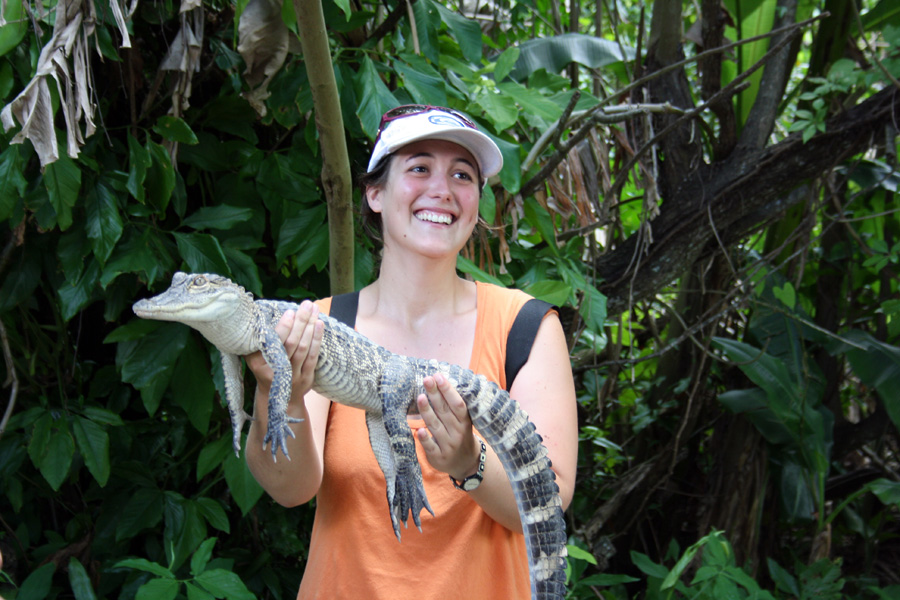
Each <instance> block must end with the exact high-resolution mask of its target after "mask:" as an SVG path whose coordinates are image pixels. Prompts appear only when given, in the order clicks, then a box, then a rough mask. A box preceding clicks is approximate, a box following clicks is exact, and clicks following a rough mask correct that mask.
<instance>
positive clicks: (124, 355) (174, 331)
mask: <svg viewBox="0 0 900 600" xmlns="http://www.w3.org/2000/svg"><path fill="white" fill-rule="evenodd" d="M155 324H156V328H155V329H154V330H153V331H150V332H149V333H147V334H146V335H144V337H142V338H140V339H139V340H134V341H126V342H120V343H119V346H118V348H117V350H116V366H118V367H119V369H121V372H122V381H124V382H125V383H130V384H132V385H133V386H134V387H135V388H137V389H139V390H140V391H141V398H142V399H143V401H144V407H145V408H146V409H147V412H148V414H150V415H151V416H152V415H154V414H155V413H156V409H157V408H158V406H159V401H160V398H161V397H162V393H163V391H165V389H166V387H168V385H169V379H170V377H171V373H172V370H173V369H174V368H175V362H176V361H177V360H178V357H179V356H180V355H181V351H182V350H183V349H184V347H185V345H186V344H187V338H188V335H189V332H190V330H189V329H188V328H187V327H186V326H184V325H182V324H180V323H159V322H156V323H155Z"/></svg>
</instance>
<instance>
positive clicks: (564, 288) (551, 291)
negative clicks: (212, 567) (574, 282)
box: [522, 279, 572, 306]
mask: <svg viewBox="0 0 900 600" xmlns="http://www.w3.org/2000/svg"><path fill="white" fill-rule="evenodd" d="M522 291H524V292H527V293H529V294H531V295H532V296H534V297H535V298H540V299H541V300H544V301H545V302H549V303H550V304H555V305H556V306H562V305H563V304H565V303H566V302H568V300H569V296H570V295H571V294H572V286H570V285H569V284H567V283H564V282H562V281H554V280H552V279H544V280H542V281H537V282H535V283H532V284H531V285H529V286H526V287H525V288H523V290H522Z"/></svg>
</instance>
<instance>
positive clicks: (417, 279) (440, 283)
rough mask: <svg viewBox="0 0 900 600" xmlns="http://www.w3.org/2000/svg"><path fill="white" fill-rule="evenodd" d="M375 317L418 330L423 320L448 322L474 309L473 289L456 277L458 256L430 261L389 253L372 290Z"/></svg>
mask: <svg viewBox="0 0 900 600" xmlns="http://www.w3.org/2000/svg"><path fill="white" fill-rule="evenodd" d="M370 291H371V292H373V294H372V296H371V297H370V300H372V301H374V302H373V303H372V304H370V305H369V307H370V309H371V311H372V313H377V314H379V315H380V316H382V317H388V318H389V319H391V320H394V321H396V322H399V323H404V324H406V325H407V326H409V327H411V328H415V327H416V325H417V323H419V322H420V321H421V320H422V319H428V318H434V317H442V318H447V317H450V316H453V315H456V314H459V313H462V312H467V311H469V310H471V309H473V308H474V305H473V303H474V286H473V285H472V284H471V283H470V282H467V281H465V280H463V279H461V278H460V277H459V276H458V275H457V274H456V256H455V255H453V256H452V257H442V258H429V257H423V256H421V255H411V254H409V253H403V254H401V255H399V256H397V255H391V254H390V253H388V252H386V253H385V256H384V258H383V260H382V263H381V270H380V271H379V276H378V279H377V280H376V281H375V282H374V283H373V284H372V286H370Z"/></svg>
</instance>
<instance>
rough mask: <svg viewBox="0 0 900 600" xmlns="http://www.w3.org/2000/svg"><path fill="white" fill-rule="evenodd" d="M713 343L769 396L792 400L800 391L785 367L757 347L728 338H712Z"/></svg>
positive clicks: (796, 397) (787, 400) (785, 400)
mask: <svg viewBox="0 0 900 600" xmlns="http://www.w3.org/2000/svg"><path fill="white" fill-rule="evenodd" d="M713 343H714V344H715V345H716V346H717V347H719V348H721V349H722V350H723V351H724V352H725V353H726V354H727V355H728V358H729V359H730V360H732V361H734V362H736V363H738V366H740V369H741V371H743V372H744V373H745V374H746V375H747V376H748V377H749V378H750V380H751V381H753V383H755V384H756V385H758V386H759V387H761V388H763V389H764V390H766V393H767V394H768V395H769V397H770V398H781V399H782V401H784V402H794V401H796V400H797V399H798V398H799V396H800V392H799V390H798V389H797V385H796V383H795V382H794V381H792V380H791V378H790V375H789V373H788V370H787V367H786V366H785V365H784V363H783V362H781V361H779V360H777V359H775V358H774V357H772V356H770V355H769V354H766V353H765V352H760V350H759V349H757V348H754V347H753V346H750V345H749V344H745V343H743V342H738V341H736V340H732V339H728V338H719V337H717V338H714V339H713Z"/></svg>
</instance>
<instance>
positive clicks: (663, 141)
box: [0, 0, 900, 600]
mask: <svg viewBox="0 0 900 600" xmlns="http://www.w3.org/2000/svg"><path fill="white" fill-rule="evenodd" d="M0 7H2V8H0V11H2V13H0V16H2V19H0V106H2V107H5V108H3V112H2V113H0V122H2V123H3V127H2V128H0V129H2V131H0V247H2V249H0V342H2V351H3V356H4V361H2V362H0V381H4V382H5V386H4V387H3V388H2V391H3V393H2V395H0V400H2V402H0V406H2V409H0V410H2V415H3V416H2V417H0V419H2V420H0V553H2V556H3V564H2V571H0V596H2V597H4V598H6V600H12V599H13V598H15V599H17V600H40V599H43V598H72V597H74V598H77V599H78V600H86V599H91V598H107V599H112V598H121V599H129V598H133V597H137V598H141V599H144V598H147V599H149V598H161V599H172V598H184V597H186V598H188V599H190V600H200V599H206V598H211V597H214V598H229V599H244V598H254V597H256V598H275V599H279V600H280V599H282V598H293V597H294V594H295V593H296V589H297V586H298V583H299V577H300V575H301V573H302V568H303V562H304V557H305V553H306V548H307V543H308V539H309V531H310V527H311V517H312V512H313V511H312V507H302V508H297V509H292V510H285V509H283V508H281V507H279V506H277V505H275V504H274V503H273V502H272V501H271V500H270V499H268V498H267V497H264V496H263V495H262V492H261V489H260V488H259V487H258V485H257V484H256V483H255V482H254V481H253V480H252V478H251V477H250V476H249V473H248V471H247V469H246V467H245V465H244V463H243V460H242V459H241V458H238V457H235V456H234V455H233V453H232V452H231V451H230V435H229V431H228V419H227V414H226V412H225V410H224V408H223V406H222V404H221V398H222V397H223V393H222V379H221V374H220V373H219V366H218V365H219V361H218V357H217V356H215V352H211V351H210V348H209V347H208V345H206V344H205V343H203V342H202V340H201V339H200V338H199V336H197V335H196V334H194V333H192V332H190V331H188V330H187V328H185V327H183V326H179V325H173V324H162V323H157V322H145V321H139V320H137V319H135V318H134V317H133V315H132V314H131V311H130V306H131V303H132V302H134V300H136V299H137V298H140V297H143V296H146V295H148V294H150V293H151V292H154V291H159V290H161V289H162V288H164V287H166V285H167V283H168V279H169V278H170V276H171V274H172V273H173V272H174V271H176V270H179V269H184V270H190V271H211V272H217V273H222V274H225V275H229V276H231V277H232V278H234V279H236V280H238V281H240V282H241V283H242V284H243V285H244V286H246V287H247V288H248V289H249V290H251V291H253V292H254V293H256V294H259V295H265V296H267V297H273V298H274V297H281V298H301V297H307V296H314V297H320V296H325V295H328V294H329V293H330V292H331V291H332V290H333V289H341V288H343V287H347V286H348V283H347V282H348V281H349V282H352V285H354V286H356V287H359V286H362V285H364V284H365V283H367V282H368V281H369V280H370V279H371V278H372V276H373V268H374V265H375V264H376V258H375V257H374V256H373V253H372V247H371V243H370V242H369V241H368V240H367V239H366V238H365V236H364V235H363V234H362V233H361V232H359V231H354V230H353V228H352V227H351V228H348V227H346V225H347V223H350V224H351V225H352V221H348V220H347V219H346V217H347V214H348V213H346V207H347V206H348V203H351V202H352V203H355V202H358V191H357V192H350V187H349V185H348V173H347V168H346V167H347V166H348V164H349V167H350V170H351V171H353V172H359V171H360V169H361V168H362V167H363V166H364V164H365V160H366V158H367V155H368V152H369V150H370V148H371V143H372V140H373V138H374V135H375V130H376V127H377V125H378V117H379V115H380V114H381V113H382V112H383V110H385V109H387V108H389V107H391V106H394V105H396V104H399V103H407V102H421V103H429V104H439V105H449V106H453V107H456V108H459V109H461V110H464V111H465V112H467V113H468V114H470V115H471V116H472V117H474V118H475V119H476V120H477V121H478V122H479V123H480V124H481V126H482V127H483V128H484V130H485V131H487V132H489V133H490V134H491V135H493V136H494V137H495V139H496V140H497V142H498V144H499V145H500V147H501V149H502V150H503V152H504V158H505V167H504V169H503V172H502V173H501V174H500V175H499V177H497V178H496V179H495V180H493V181H491V182H490V185H489V187H488V189H487V190H486V192H485V195H484V197H483V200H482V204H481V216H482V217H483V218H484V220H485V221H486V222H487V223H488V224H489V225H491V226H492V228H491V229H490V230H487V229H485V230H484V231H481V232H479V234H478V235H476V236H475V237H474V238H473V240H472V241H471V244H470V246H469V247H468V248H467V249H466V252H465V256H464V257H463V258H461V259H460V261H459V269H460V271H461V272H462V273H465V274H466V275H468V276H471V277H473V278H480V279H485V280H490V281H495V282H499V283H501V284H502V285H508V286H517V287H520V288H523V289H525V290H527V291H529V292H531V293H533V294H535V295H537V296H540V297H542V298H545V299H548V300H551V301H553V302H555V303H557V304H559V305H560V306H561V307H562V315H563V317H564V321H565V323H566V327H567V333H568V334H569V336H570V341H571V348H572V361H573V368H574V369H575V373H576V377H577V384H578V388H579V402H580V419H581V453H580V465H579V483H578V488H577V490H576V498H575V501H574V503H573V506H572V508H571V509H570V511H569V515H568V517H569V522H570V534H571V546H570V554H571V556H572V560H571V561H570V575H571V578H570V589H571V596H572V597H573V598H599V597H603V598H629V597H639V598H663V597H665V598H750V597H753V598H828V599H830V598H835V599H837V598H844V597H847V598H882V599H886V598H897V597H900V575H898V573H900V519H898V517H900V514H898V510H900V461H898V451H900V446H898V427H900V400H898V399H900V300H898V297H900V296H898V287H900V279H898V269H900V264H898V263H900V212H898V208H897V206H898V205H897V201H896V194H897V187H898V184H900V170H898V166H897V149H898V138H897V129H896V127H897V123H898V122H900V82H898V78H900V6H898V5H897V3H896V1H895V0H861V2H860V3H859V4H856V3H854V1H853V0H725V2H724V3H723V2H720V1H713V0H701V1H700V2H681V1H679V0H655V2H652V3H649V2H648V3H638V2H632V1H629V0H623V1H622V2H617V1H616V0H607V1H605V2H599V3H597V2H585V3H578V2H577V1H573V2H570V3H569V4H568V7H566V6H565V5H561V4H560V3H558V2H555V1H554V0H532V1H527V2H514V1H512V0H509V1H501V2H486V3H484V4H482V3H457V2H453V1H451V2H449V3H446V4H441V3H438V2H435V1H434V0H415V1H414V2H411V3H409V4H408V3H407V1H406V0H399V2H397V1H395V0H388V1H387V2H384V3H376V2H370V1H369V0H354V1H353V2H351V1H350V0H335V1H334V2H331V1H330V0H325V2H323V3H322V5H321V8H322V9H324V14H323V16H322V20H323V21H324V24H325V25H326V27H325V29H322V28H321V27H319V29H318V33H320V34H321V33H324V32H325V31H327V36H324V35H322V36H319V37H317V36H316V33H317V26H318V25H319V21H318V20H317V18H315V17H316V15H317V9H318V7H319V4H318V3H316V2H313V1H310V0H295V2H294V3H291V2H285V3H280V2H277V3H276V2H271V1H270V0H249V1H245V0H240V1H239V2H238V3H237V4H232V3H228V2H221V1H218V0H216V1H213V0H207V1H206V2H202V1H200V0H197V1H191V0H184V1H183V2H182V4H181V5H180V6H179V5H177V4H176V3H173V2H168V1H166V2H163V1H158V0H145V1H144V2H140V3H138V2H133V3H130V4H128V5H126V4H124V3H121V2H119V0H110V1H109V2H108V3H106V2H96V3H93V2H90V1H89V0H56V1H53V0H50V1H49V2H46V3H37V4H31V3H28V2H24V1H23V0H5V2H3V3H0ZM298 15H301V18H300V19H298V18H297V16H298ZM298 32H302V37H303V40H302V41H303V44H302V52H301V44H300V40H298V37H297V33H298ZM317 42H318V44H317ZM323 48H324V52H323ZM323 57H324V60H323ZM763 65H765V66H763ZM332 73H333V74H334V79H333V80H331V78H330V77H328V76H327V75H330V74H332ZM329 86H332V87H331V88H330V91H332V92H335V91H336V92H337V94H338V96H337V97H339V101H338V102H336V103H335V102H331V103H328V102H327V101H324V100H322V98H327V93H328V92H329ZM337 108H339V109H340V112H337V111H336V109H337ZM335 114H338V115H340V114H342V115H343V127H344V131H343V132H341V128H340V123H338V122H336V120H335V117H334V115H335ZM335 131H337V134H335ZM335 144H337V145H335ZM341 147H345V148H346V150H340V148H341ZM335 148H337V150H335ZM326 222H327V223H328V227H326V226H323V223H326ZM357 229H358V228H357ZM336 275H339V276H336ZM344 275H349V277H344ZM386 526H387V524H386ZM426 531H427V524H426Z"/></svg>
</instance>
